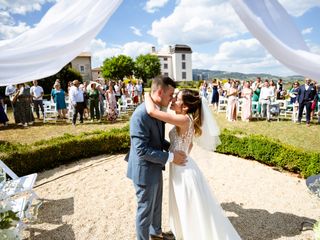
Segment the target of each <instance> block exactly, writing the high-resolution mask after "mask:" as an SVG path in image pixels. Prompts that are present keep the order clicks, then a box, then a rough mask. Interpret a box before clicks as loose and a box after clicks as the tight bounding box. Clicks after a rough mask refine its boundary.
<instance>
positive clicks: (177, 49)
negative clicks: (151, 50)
mask: <svg viewBox="0 0 320 240" xmlns="http://www.w3.org/2000/svg"><path fill="white" fill-rule="evenodd" d="M170 52H171V53H192V50H191V47H189V46H188V45H184V44H176V45H174V46H173V47H171V49H170Z"/></svg>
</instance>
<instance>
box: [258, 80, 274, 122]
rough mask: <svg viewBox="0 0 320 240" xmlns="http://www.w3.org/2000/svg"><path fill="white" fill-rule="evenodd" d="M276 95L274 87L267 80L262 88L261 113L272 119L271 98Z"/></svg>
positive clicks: (264, 116)
mask: <svg viewBox="0 0 320 240" xmlns="http://www.w3.org/2000/svg"><path fill="white" fill-rule="evenodd" d="M273 97H274V88H271V87H270V86H269V81H268V80H265V82H264V85H263V87H262V88H261V92H260V97H259V102H260V104H261V115H262V117H263V118H266V119H267V121H268V122H269V121H270V117H271V116H270V104H271V99H273Z"/></svg>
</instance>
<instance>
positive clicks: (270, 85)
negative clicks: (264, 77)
mask: <svg viewBox="0 0 320 240" xmlns="http://www.w3.org/2000/svg"><path fill="white" fill-rule="evenodd" d="M269 88H270V89H272V91H273V96H272V97H271V98H270V99H271V102H274V101H275V100H276V96H277V95H276V93H277V86H276V84H275V82H274V81H273V80H270V81H269Z"/></svg>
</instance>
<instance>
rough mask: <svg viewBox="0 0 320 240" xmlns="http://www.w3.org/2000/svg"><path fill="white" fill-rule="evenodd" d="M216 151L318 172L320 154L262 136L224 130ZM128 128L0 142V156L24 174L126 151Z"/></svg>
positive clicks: (301, 171) (305, 172) (303, 172)
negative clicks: (27, 140) (49, 138)
mask: <svg viewBox="0 0 320 240" xmlns="http://www.w3.org/2000/svg"><path fill="white" fill-rule="evenodd" d="M220 137H221V142H222V143H221V145H219V146H218V148H217V150H216V151H217V152H219V153H223V154H231V155H235V156H239V157H242V158H246V159H252V160H257V161H259V162H262V163H264V164H267V165H269V166H275V167H279V168H282V169H285V170H288V171H291V172H295V173H299V174H300V175H301V176H302V177H308V176H311V175H314V174H317V173H319V172H320V153H316V152H306V151H304V150H302V149H298V148H295V147H293V146H289V145H286V144H283V143H281V142H280V141H276V140H272V139H269V138H267V137H265V136H261V135H246V134H243V133H241V132H239V131H229V130H224V131H223V132H222V134H221V136H220ZM129 147H130V137H129V127H128V126H126V127H124V128H121V129H113V130H110V131H95V132H90V133H83V134H81V135H78V136H73V135H70V134H65V135H63V136H62V137H58V138H54V139H51V140H43V141H39V142H36V143H33V144H11V143H8V142H4V141H0V159H1V160H2V161H4V162H5V163H6V164H7V165H8V166H9V167H10V168H11V169H12V170H13V171H14V172H15V173H17V174H18V175H26V174H29V173H33V172H40V171H43V170H46V169H51V168H54V167H57V166H59V165H61V164H65V163H70V162H72V161H76V160H79V159H81V158H86V157H92V156H97V155H100V154H113V153H126V152H128V150H129Z"/></svg>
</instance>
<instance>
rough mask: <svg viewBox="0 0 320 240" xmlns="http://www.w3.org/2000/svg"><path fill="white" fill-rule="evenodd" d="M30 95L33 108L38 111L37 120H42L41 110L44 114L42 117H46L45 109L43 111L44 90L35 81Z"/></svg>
mask: <svg viewBox="0 0 320 240" xmlns="http://www.w3.org/2000/svg"><path fill="white" fill-rule="evenodd" d="M30 94H31V96H32V101H33V106H34V109H35V111H36V115H37V119H40V110H39V108H40V109H41V112H42V116H43V117H44V109H43V101H42V100H43V99H42V97H43V94H44V93H43V88H42V87H41V86H39V85H38V81H37V80H34V81H33V86H32V87H31V88H30Z"/></svg>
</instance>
